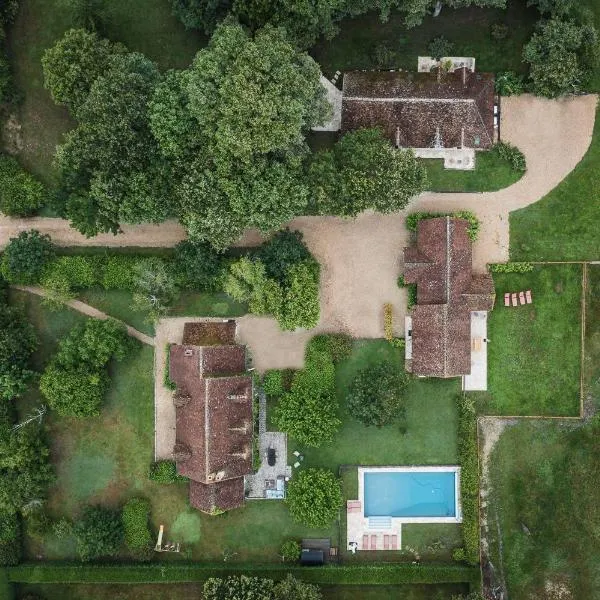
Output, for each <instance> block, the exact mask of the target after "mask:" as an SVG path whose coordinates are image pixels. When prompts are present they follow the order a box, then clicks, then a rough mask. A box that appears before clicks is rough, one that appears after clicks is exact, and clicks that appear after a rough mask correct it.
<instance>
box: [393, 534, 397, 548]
mask: <svg viewBox="0 0 600 600" xmlns="http://www.w3.org/2000/svg"><path fill="white" fill-rule="evenodd" d="M392 550H398V536H397V535H393V536H392Z"/></svg>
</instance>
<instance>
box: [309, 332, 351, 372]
mask: <svg viewBox="0 0 600 600" xmlns="http://www.w3.org/2000/svg"><path fill="white" fill-rule="evenodd" d="M313 351H314V352H327V353H328V354H329V356H330V357H331V360H332V361H333V363H334V364H336V365H337V364H338V363H341V362H342V361H344V360H346V359H347V358H349V357H350V355H351V354H352V338H351V337H350V336H349V335H346V334H345V333H322V334H320V335H316V336H315V337H313V338H312V339H311V340H310V341H309V342H308V344H307V346H306V354H307V356H310V354H311V353H312V352H313Z"/></svg>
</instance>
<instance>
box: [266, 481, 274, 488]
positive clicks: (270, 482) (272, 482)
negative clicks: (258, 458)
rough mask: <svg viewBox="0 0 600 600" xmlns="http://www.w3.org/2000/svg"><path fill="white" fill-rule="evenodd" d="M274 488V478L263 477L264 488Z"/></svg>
mask: <svg viewBox="0 0 600 600" xmlns="http://www.w3.org/2000/svg"><path fill="white" fill-rule="evenodd" d="M274 489H275V480H274V479H265V490H274Z"/></svg>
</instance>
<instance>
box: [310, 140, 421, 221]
mask: <svg viewBox="0 0 600 600" xmlns="http://www.w3.org/2000/svg"><path fill="white" fill-rule="evenodd" d="M309 180H310V183H311V192H312V194H311V198H312V202H313V203H314V204H315V209H316V210H317V211H318V212H319V213H320V214H334V215H341V216H351V217H353V216H356V215H358V214H359V213H360V212H362V211H364V210H366V209H367V208H372V209H374V210H376V211H378V212H382V213H389V212H394V211H397V210H401V209H402V208H404V207H405V206H406V205H407V204H408V202H409V200H410V199H411V198H412V197H413V196H415V195H416V194H418V193H420V192H422V191H423V190H424V189H425V186H426V184H427V175H426V171H425V168H424V167H423V166H422V165H421V163H420V162H419V161H418V160H417V159H416V158H415V155H414V154H413V152H412V151H411V150H396V149H394V148H393V147H392V145H391V144H390V143H389V141H388V140H386V139H385V138H384V137H383V135H382V133H381V131H380V130H379V129H358V130H356V131H352V132H350V133H347V134H346V135H344V136H343V137H342V138H341V139H340V141H339V142H337V144H336V145H335V146H334V148H333V150H325V151H321V152H318V153H316V154H315V155H314V156H313V158H312V161H311V164H310V167H309Z"/></svg>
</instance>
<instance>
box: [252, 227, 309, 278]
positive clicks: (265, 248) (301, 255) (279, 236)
mask: <svg viewBox="0 0 600 600" xmlns="http://www.w3.org/2000/svg"><path fill="white" fill-rule="evenodd" d="M257 258H258V259H259V260H260V261H261V262H262V263H263V264H264V265H265V270H266V273H267V276H268V277H272V278H273V279H276V280H277V281H278V282H279V283H280V284H282V285H284V284H285V283H286V280H287V277H288V271H289V269H290V267H292V266H294V265H296V264H298V263H301V262H304V261H307V260H309V259H311V258H312V256H311V254H310V252H309V250H308V248H307V247H306V244H305V243H304V242H303V241H302V233H301V232H300V231H290V230H289V229H287V228H286V229H283V230H282V231H278V232H277V233H276V234H275V235H274V236H273V237H272V238H271V239H270V240H269V241H268V242H265V243H264V244H263V245H262V246H261V247H260V248H259V250H258V254H257Z"/></svg>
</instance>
